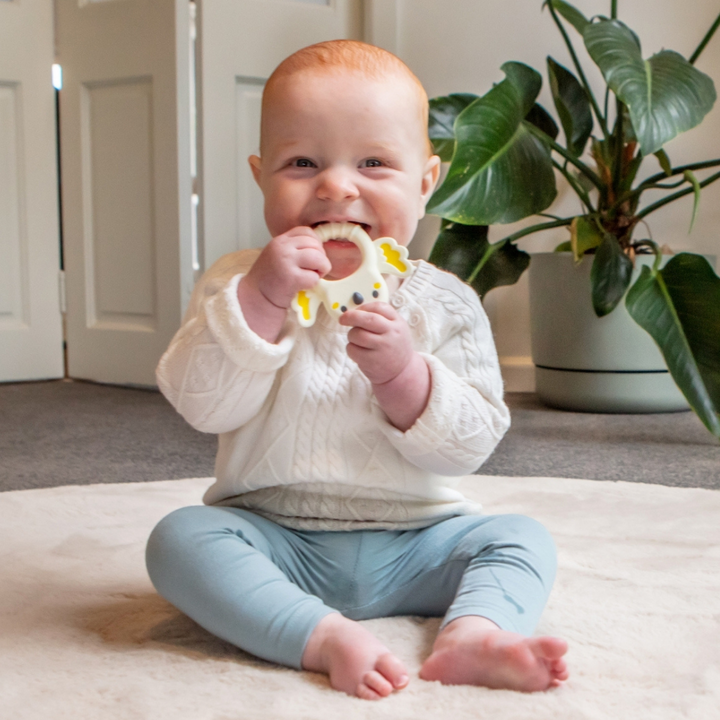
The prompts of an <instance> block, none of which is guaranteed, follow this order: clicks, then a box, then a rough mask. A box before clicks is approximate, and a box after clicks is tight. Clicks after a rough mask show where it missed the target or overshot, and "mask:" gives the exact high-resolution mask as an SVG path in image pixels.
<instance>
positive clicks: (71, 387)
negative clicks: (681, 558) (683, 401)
mask: <svg viewBox="0 0 720 720" xmlns="http://www.w3.org/2000/svg"><path fill="white" fill-rule="evenodd" d="M507 401H508V404H509V405H510V408H511V410H512V417H513V424H512V427H511V429H510V430H509V432H508V434H507V435H506V436H505V438H504V439H503V440H502V442H501V443H500V445H499V446H498V448H497V450H496V451H495V453H494V454H493V455H492V457H491V458H490V459H489V460H488V461H487V462H486V463H485V465H484V466H483V467H482V469H481V470H480V472H481V473H483V474H487V475H520V476H550V477H571V478H588V479H594V480H627V481H632V482H645V483H658V484H662V485H677V486H683V487H704V488H714V489H720V443H718V441H717V440H716V439H715V438H713V437H712V436H711V435H710V434H709V433H708V432H707V430H705V428H704V427H703V426H702V424H701V423H700V421H699V420H698V419H697V418H696V417H695V415H693V414H692V413H689V412H685V413H670V414H653V415H598V414H591V413H571V412H563V411H559V410H552V409H550V408H546V407H544V406H542V405H541V404H540V403H539V402H538V401H537V399H536V397H535V396H534V395H531V394H527V393H509V394H508V396H507ZM215 445H216V441H215V437H214V436H211V435H204V434H202V433H198V432H196V431H195V430H193V429H192V428H190V427H189V426H188V425H187V424H186V423H185V421H184V420H183V419H182V418H181V417H180V416H179V415H177V413H176V412H175V411H174V410H173V408H172V407H171V406H170V405H169V404H168V403H167V401H166V400H165V399H164V398H163V396H162V395H160V394H159V393H157V392H152V391H146V390H136V389H129V388H118V387H111V386H106V385H96V384H92V383H86V382H68V381H53V382H41V383H11V384H4V385H2V384H0V490H20V489H27V488H40V487H53V486H57V485H68V484H74V485H86V484H90V483H98V482H103V483H112V482H146V481H150V480H165V479H177V478H186V477H206V476H210V475H212V474H213V460H214V455H215Z"/></svg>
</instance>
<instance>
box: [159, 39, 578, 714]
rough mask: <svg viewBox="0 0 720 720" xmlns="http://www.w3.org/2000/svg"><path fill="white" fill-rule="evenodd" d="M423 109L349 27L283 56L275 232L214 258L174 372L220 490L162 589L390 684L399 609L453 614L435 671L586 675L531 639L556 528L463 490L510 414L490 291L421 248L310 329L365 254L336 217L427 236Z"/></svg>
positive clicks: (530, 678)
mask: <svg viewBox="0 0 720 720" xmlns="http://www.w3.org/2000/svg"><path fill="white" fill-rule="evenodd" d="M427 120H428V101H427V96H426V94H425V92H424V90H423V88H422V86H421V85H420V83H419V81H418V80H417V78H416V77H415V76H414V75H413V74H412V73H411V72H410V70H409V69H408V68H407V67H406V66H405V65H404V64H403V63H402V62H401V61H400V60H399V59H398V58H396V57H395V56H394V55H392V54H390V53H388V52H385V51H384V50H381V49H379V48H376V47H373V46H370V45H366V44H364V43H360V42H355V41H345V40H338V41H332V42H326V43H320V44H318V45H314V46H311V47H309V48H305V49H303V50H300V51H298V52H297V53H295V54H294V55H292V56H290V57H289V58H287V59H286V60H285V61H284V62H283V63H281V65H280V66H279V67H278V68H277V69H276V70H275V72H274V73H273V75H272V76H271V77H270V79H269V80H268V83H267V85H266V87H265V91H264V94H263V104H262V124H261V125H262V127H261V142H260V157H258V156H252V157H251V158H250V159H249V161H250V166H251V169H252V172H253V175H254V177H255V180H256V181H257V183H258V185H259V186H260V188H261V190H262V193H263V196H264V200H265V219H266V222H267V226H268V228H269V230H270V233H271V234H272V238H273V239H272V240H271V241H270V242H269V243H268V244H267V246H266V247H265V248H264V249H263V250H262V252H260V253H259V256H257V257H256V258H255V257H253V258H252V260H254V262H251V260H249V259H248V256H247V252H244V253H243V252H241V253H233V254H231V255H229V256H226V257H224V258H221V259H220V260H219V261H218V262H217V263H216V264H215V265H214V266H213V267H212V268H210V270H209V271H208V272H207V273H206V274H205V276H204V277H203V278H202V280H201V281H200V282H199V283H198V286H197V287H196V289H195V292H194V294H193V298H192V300H191V304H190V307H189V309H188V313H187V315H186V318H185V321H184V324H183V326H182V328H181V329H180V330H179V331H178V333H177V335H176V336H175V338H174V339H173V341H172V343H171V345H170V347H169V349H168V350H167V352H166V353H165V355H164V356H163V358H162V359H161V361H160V364H159V366H158V373H157V378H158V383H159V386H160V388H161V389H162V391H163V393H164V394H165V395H166V396H167V397H168V399H169V400H170V402H172V403H173V405H174V406H175V407H176V408H177V410H178V411H179V412H180V413H181V414H182V415H183V416H184V417H185V418H186V419H187V420H188V421H189V422H190V423H191V424H192V425H193V426H194V427H196V428H197V429H199V430H202V431H204V432H212V433H218V434H219V448H218V455H217V461H216V467H215V473H216V476H217V480H216V482H215V483H214V485H212V487H210V489H209V490H208V491H207V493H206V495H205V497H204V502H205V505H201V506H194V507H188V508H182V509H180V510H177V511H175V512H174V513H172V514H170V515H169V516H168V517H166V518H165V519H163V520H162V521H161V522H160V523H159V524H158V526H157V527H156V528H155V530H154V531H153V533H152V535H151V537H150V539H149V542H148V548H147V566H148V571H149V574H150V577H151V579H152V581H153V583H154V585H155V587H156V588H157V590H158V592H160V593H161V594H162V595H163V596H164V597H166V598H167V599H168V600H169V601H170V602H172V603H173V604H174V605H175V606H176V607H178V608H179V609H180V610H182V611H183V612H185V613H186V614H187V615H189V616H190V617H191V618H193V619H194V620H195V621H196V622H198V623H199V624H200V625H202V626H203V627H204V628H206V629H207V630H209V631H210V632H211V633H214V634H215V635H217V636H219V637H221V638H223V639H225V640H227V641H229V642H231V643H233V644H235V645H236V646H238V647H240V648H242V649H243V650H245V651H247V652H249V653H252V654H254V655H256V656H259V657H262V658H265V659H267V660H270V661H273V662H278V663H282V664H284V665H288V666H291V667H295V668H299V669H300V668H303V669H306V670H311V671H315V672H320V673H325V674H327V675H328V676H329V681H330V684H331V685H332V687H334V688H336V689H338V690H341V691H343V692H346V693H348V694H350V695H355V696H357V697H360V698H365V699H372V700H374V699H379V698H382V697H386V696H388V695H389V694H390V693H392V692H394V691H398V690H400V689H402V688H404V687H405V686H406V685H407V684H408V682H409V675H408V671H407V669H406V667H405V665H404V664H403V662H402V661H401V660H400V659H399V658H398V657H396V656H395V655H393V653H392V652H391V650H389V649H388V648H387V647H385V646H384V645H383V644H382V643H381V642H380V641H379V640H378V639H377V638H375V637H374V636H373V635H372V634H371V633H370V632H369V631H368V630H367V629H366V628H365V627H364V626H363V625H361V624H359V623H358V622H357V621H358V620H362V619H366V618H373V617H386V616H390V615H424V616H443V621H442V624H441V628H440V632H439V634H438V637H437V639H436V641H435V644H434V647H433V650H432V653H431V654H430V656H429V657H428V658H427V659H426V660H425V661H424V663H423V665H422V668H421V670H420V677H421V678H422V679H423V680H439V681H440V682H442V683H445V684H474V685H483V686H486V687H492V688H510V689H515V690H522V691H535V690H545V689H547V688H551V687H555V686H557V685H559V684H560V683H561V682H562V681H564V680H565V679H566V678H567V677H568V672H567V668H566V663H565V660H564V658H563V655H564V654H565V652H566V649H567V646H566V643H565V642H564V641H563V640H561V639H559V638H554V637H531V635H532V632H533V630H534V628H535V625H536V624H537V622H538V619H539V617H540V614H541V612H542V610H543V607H544V605H545V603H546V601H547V597H548V594H549V592H550V588H551V586H552V583H553V580H554V575H555V566H556V560H555V549H554V545H553V542H552V539H551V538H550V536H549V534H548V533H547V531H546V530H545V529H544V528H543V527H542V526H541V525H540V524H539V523H537V522H536V521H534V520H532V519H530V518H527V517H523V516H519V515H483V514H481V510H480V507H479V506H478V505H477V504H476V503H473V502H470V501H469V500H467V499H466V498H465V497H463V495H462V494H461V493H460V492H459V491H458V490H457V489H456V486H457V480H456V479H455V478H457V477H459V476H463V475H467V474H469V473H472V472H474V471H475V470H476V469H477V468H478V467H479V466H480V465H481V464H482V463H483V462H484V460H485V459H486V458H487V457H488V456H489V455H490V453H491V452H492V451H493V449H494V448H495V446H496V445H497V443H498V442H499V440H500V439H501V437H502V435H503V434H504V432H505V431H506V429H507V427H508V425H509V415H508V410H507V407H506V406H505V404H504V403H503V400H502V380H501V377H500V372H499V367H498V360H497V354H496V351H495V348H494V345H493V341H492V335H491V331H490V327H489V324H488V321H487V318H486V316H485V313H484V311H483V309H482V307H481V305H480V303H479V301H478V298H477V296H476V295H475V293H474V292H473V291H472V290H471V289H470V288H469V287H468V286H466V285H464V284H463V283H461V282H460V281H459V280H458V279H457V278H456V277H455V276H453V275H450V274H448V273H445V272H442V271H440V270H438V269H436V268H435V267H433V266H432V265H430V264H428V263H426V262H422V261H411V263H410V264H411V270H412V272H411V273H410V274H409V276H408V277H405V278H404V279H402V280H400V279H399V278H397V277H395V276H387V277H386V280H387V283H388V286H389V291H390V301H389V302H388V303H385V302H378V301H373V299H372V298H367V299H361V301H360V304H357V305H354V306H353V307H352V308H349V309H347V311H346V312H344V313H343V314H342V315H341V316H340V319H339V321H338V320H336V319H335V318H334V317H332V316H331V315H330V314H328V313H327V312H326V311H325V310H324V308H322V307H321V308H320V309H319V311H318V317H317V321H316V322H315V323H314V325H312V326H311V327H302V326H301V325H300V324H299V322H298V318H297V316H296V314H295V312H294V311H293V310H292V309H291V304H292V301H293V299H294V298H295V297H296V296H297V294H298V292H300V291H302V290H309V289H310V288H313V287H314V286H316V285H317V283H318V281H319V279H320V278H325V279H327V280H339V279H342V278H345V277H348V276H349V275H350V274H352V273H353V272H355V271H356V270H357V268H358V267H359V265H360V261H361V250H360V249H359V248H358V246H357V245H356V244H354V243H353V242H350V241H348V239H347V238H344V237H337V238H331V239H328V240H327V241H326V242H324V243H323V242H322V241H321V239H320V238H319V237H318V235H317V234H316V232H315V230H316V229H317V228H318V227H319V226H321V225H323V224H327V223H351V224H354V225H359V226H361V227H362V228H363V230H364V231H365V232H367V234H368V235H369V236H370V238H371V239H373V240H374V239H376V238H380V237H387V236H389V237H392V238H394V239H395V240H396V241H397V243H398V244H399V245H407V244H408V243H409V242H410V240H411V239H412V237H413V234H414V232H415V229H416V226H417V222H418V219H419V218H421V217H422V216H423V214H424V208H425V204H426V202H427V200H428V198H429V197H430V194H431V193H432V191H433V188H434V187H435V184H436V182H437V179H438V174H439V168H440V160H439V158H438V157H437V156H435V155H433V154H432V149H431V146H430V144H429V141H428V136H427ZM333 232H335V230H333ZM338 234H340V233H338ZM255 255H258V254H257V252H256V253H255Z"/></svg>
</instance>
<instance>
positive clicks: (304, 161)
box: [293, 158, 317, 168]
mask: <svg viewBox="0 0 720 720" xmlns="http://www.w3.org/2000/svg"><path fill="white" fill-rule="evenodd" d="M293 165H294V166H295V167H303V168H311V167H317V165H315V163H314V162H313V161H312V160H308V158H298V159H297V160H295V162H293Z"/></svg>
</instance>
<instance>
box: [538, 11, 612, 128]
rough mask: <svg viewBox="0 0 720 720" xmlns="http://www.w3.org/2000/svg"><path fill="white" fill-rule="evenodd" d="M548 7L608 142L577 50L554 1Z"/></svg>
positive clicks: (604, 123)
mask: <svg viewBox="0 0 720 720" xmlns="http://www.w3.org/2000/svg"><path fill="white" fill-rule="evenodd" d="M547 6H548V8H549V10H550V14H551V15H552V18H553V20H554V21H555V24H556V25H557V26H558V30H560V34H561V35H562V36H563V40H565V45H567V49H568V51H569V52H570V57H571V58H572V61H573V64H574V65H575V69H576V70H577V73H578V75H579V76H580V82H581V83H582V85H583V88H584V90H585V92H586V93H587V96H588V100H590V104H591V105H592V108H593V110H594V112H595V117H597V120H598V122H599V123H600V127H601V129H602V132H603V137H604V138H605V139H606V140H607V139H608V137H609V135H610V133H609V132H608V128H607V123H606V121H605V117H604V116H603V114H602V113H601V112H600V108H599V106H598V104H597V100H595V96H594V95H593V92H592V90H591V89H590V84H589V83H588V81H587V78H586V77H585V73H584V72H583V69H582V65H580V61H579V60H578V57H577V55H576V54H575V48H574V47H573V44H572V41H571V40H570V38H569V37H568V34H567V32H566V31H565V28H564V27H563V25H562V23H561V22H560V18H559V17H558V16H557V13H556V12H555V8H554V7H553V4H552V1H551V2H549V3H548V4H547Z"/></svg>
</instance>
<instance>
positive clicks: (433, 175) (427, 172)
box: [420, 155, 441, 218]
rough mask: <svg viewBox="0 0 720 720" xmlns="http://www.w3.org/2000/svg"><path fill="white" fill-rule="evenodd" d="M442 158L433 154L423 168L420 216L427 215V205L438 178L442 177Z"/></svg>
mask: <svg viewBox="0 0 720 720" xmlns="http://www.w3.org/2000/svg"><path fill="white" fill-rule="evenodd" d="M440 165H441V160H440V158H439V157H438V156H437V155H431V156H430V157H429V158H428V159H427V162H426V163H425V168H424V170H423V176H422V183H421V185H420V200H421V203H420V205H421V207H420V217H421V218H422V217H423V216H424V215H425V206H426V205H427V202H428V200H429V199H430V196H431V195H432V192H433V190H434V189H435V186H436V185H437V181H438V178H439V177H440Z"/></svg>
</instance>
